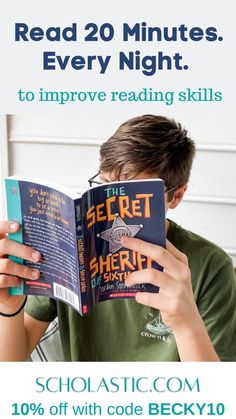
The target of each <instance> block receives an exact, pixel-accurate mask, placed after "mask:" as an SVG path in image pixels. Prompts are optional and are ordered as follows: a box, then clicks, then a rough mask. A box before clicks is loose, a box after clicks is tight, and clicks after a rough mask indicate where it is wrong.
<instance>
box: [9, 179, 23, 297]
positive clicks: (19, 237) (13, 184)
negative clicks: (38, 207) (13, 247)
mask: <svg viewBox="0 0 236 419" xmlns="http://www.w3.org/2000/svg"><path fill="white" fill-rule="evenodd" d="M5 185H6V197H7V216H8V220H11V221H17V222H18V223H19V225H20V226H21V228H20V230H19V231H17V233H14V234H12V233H10V234H8V238H9V239H10V240H14V241H16V242H18V243H23V230H22V228H23V227H22V212H21V196H20V188H19V182H18V181H17V180H15V179H14V180H13V179H6V181H5ZM9 259H11V260H13V261H14V262H17V263H19V264H21V265H23V264H24V260H23V259H21V258H18V257H15V256H9ZM9 294H10V295H23V294H24V282H23V281H22V282H21V284H20V285H19V286H18V287H10V288H9Z"/></svg>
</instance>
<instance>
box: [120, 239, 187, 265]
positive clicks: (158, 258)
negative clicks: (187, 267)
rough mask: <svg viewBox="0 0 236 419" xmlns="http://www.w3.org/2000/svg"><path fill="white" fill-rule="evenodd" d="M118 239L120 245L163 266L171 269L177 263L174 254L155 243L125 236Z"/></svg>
mask: <svg viewBox="0 0 236 419" xmlns="http://www.w3.org/2000/svg"><path fill="white" fill-rule="evenodd" d="M120 241H121V244H122V246H124V247H127V248H128V249H130V250H134V251H135V252H138V253H141V254H142V255H144V256H147V257H149V258H151V259H152V260H154V261H155V262H157V263H159V265H161V266H163V268H166V269H169V270H171V268H173V267H174V266H175V265H176V263H179V261H178V260H176V258H175V256H174V255H172V254H171V253H170V252H169V251H168V250H166V249H165V248H163V247H161V246H158V245H156V244H152V243H148V242H145V241H143V240H140V239H135V238H132V237H127V236H123V237H121V240H120Z"/></svg>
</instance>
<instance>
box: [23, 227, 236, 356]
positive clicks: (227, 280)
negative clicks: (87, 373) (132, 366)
mask: <svg viewBox="0 0 236 419" xmlns="http://www.w3.org/2000/svg"><path fill="white" fill-rule="evenodd" d="M167 238H168V239H169V240H170V241H171V242H172V243H173V245H174V246H176V247H177V248H178V249H179V250H180V251H181V252H183V253H185V254H186V255H187V256H188V261H189V266H190V270H191V275H192V286H193V292H194V297H195V300H196V302H197V306H198V309H199V312H200V314H201V316H202V318H203V320H204V323H205V325H206V328H207V330H208V333H209V335H210V338H211V341H212V343H213V345H214V347H215V349H216V352H217V353H218V356H219V357H220V359H221V360H222V361H236V277H235V274H234V270H233V266H232V261H231V259H230V257H229V256H228V255H227V254H226V253H225V252H224V251H223V250H222V249H220V248H219V247H217V246H216V245H214V244H212V243H210V242H209V241H207V240H205V239H203V238H202V237H199V236H198V235H196V234H193V233H191V232H190V231H187V230H185V229H183V228H181V227H180V226H178V225H177V224H175V223H174V222H173V221H170V226H169V231H168V236H167ZM26 312H27V313H28V314H29V315H30V316H32V317H34V318H35V319H38V320H42V321H52V320H53V319H54V318H55V317H56V316H58V321H59V327H60V335H61V341H62V347H63V352H64V357H65V361H179V354H178V350H177V347H176V343H175V338H174V335H173V334H172V332H171V330H170V329H169V328H168V327H166V326H165V325H164V324H163V322H162V320H161V318H160V315H159V311H158V310H156V309H153V308H150V307H146V306H143V305H141V304H138V303H136V301H135V300H133V299H117V300H113V301H106V302H103V303H100V304H97V305H96V306H95V307H94V308H93V309H92V311H91V314H90V315H89V316H87V317H81V316H80V315H79V314H78V313H77V312H76V311H75V310H74V309H72V308H71V307H70V306H68V305H66V304H64V303H61V302H58V301H54V300H52V299H48V298H45V297H30V298H29V299H28V303H27V306H26Z"/></svg>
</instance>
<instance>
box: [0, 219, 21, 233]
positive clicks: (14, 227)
mask: <svg viewBox="0 0 236 419" xmlns="http://www.w3.org/2000/svg"><path fill="white" fill-rule="evenodd" d="M19 228H20V226H19V224H18V223H17V222H16V221H0V234H6V233H16V232H17V231H18V230H19Z"/></svg>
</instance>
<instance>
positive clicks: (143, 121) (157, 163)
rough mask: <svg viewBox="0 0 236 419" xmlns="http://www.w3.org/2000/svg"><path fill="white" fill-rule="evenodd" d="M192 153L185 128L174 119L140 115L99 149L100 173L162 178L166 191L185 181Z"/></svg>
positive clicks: (117, 175)
mask: <svg viewBox="0 0 236 419" xmlns="http://www.w3.org/2000/svg"><path fill="white" fill-rule="evenodd" d="M194 154H195V145H194V142H193V141H192V140H191V139H190V138H189V137H188V136H187V131H186V129H184V128H182V127H181V125H180V124H179V123H177V122H175V121H174V120H173V119H169V118H166V117H164V116H158V115H143V116H138V117H136V118H132V119H130V120H128V121H127V122H125V123H123V124H122V125H121V126H120V127H119V128H118V129H117V131H116V132H115V133H114V134H113V135H112V136H111V137H110V138H109V139H108V140H107V141H106V142H105V143H104V144H103V145H102V146H101V149H100V171H101V172H110V173H112V174H113V175H114V179H119V178H120V176H121V174H123V175H124V174H125V175H126V177H127V178H132V177H134V176H136V175H137V174H139V173H141V172H146V173H147V174H149V175H150V176H151V177H155V176H156V177H160V178H162V179H164V181H165V184H166V188H167V189H170V188H173V187H178V186H182V185H185V184H186V183H187V182H188V179H189V176H190V171H191V167H192V162H193V158H194Z"/></svg>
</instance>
